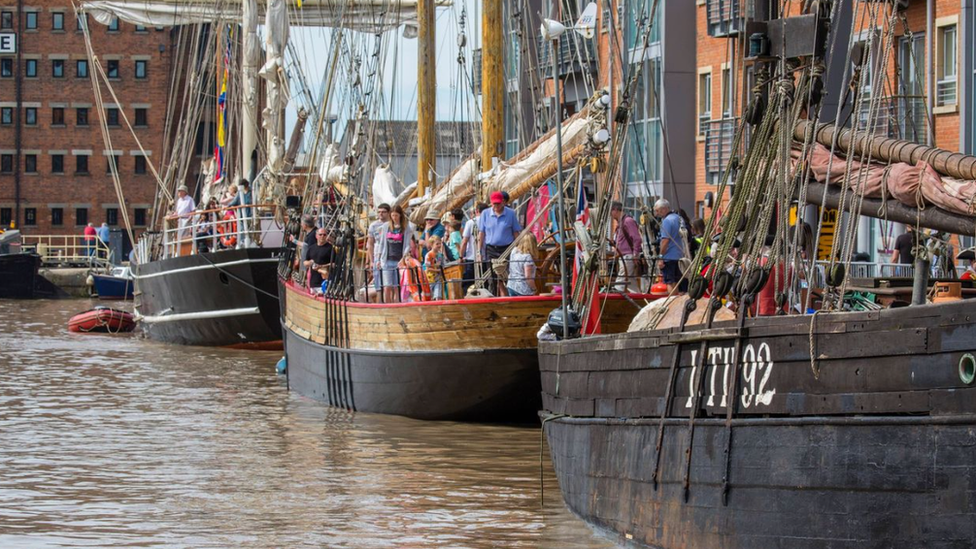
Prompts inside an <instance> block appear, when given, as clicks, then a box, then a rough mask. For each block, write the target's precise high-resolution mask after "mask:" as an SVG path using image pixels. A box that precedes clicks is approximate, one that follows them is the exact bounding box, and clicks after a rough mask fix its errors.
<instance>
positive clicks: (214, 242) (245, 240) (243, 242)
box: [155, 204, 284, 258]
mask: <svg viewBox="0 0 976 549" xmlns="http://www.w3.org/2000/svg"><path fill="white" fill-rule="evenodd" d="M276 208H277V206H275V205H274V204H256V205H250V204H248V205H243V206H233V207H229V208H215V209H212V210H197V211H194V212H192V213H189V214H186V215H177V214H172V215H168V216H166V218H165V219H164V229H163V231H162V234H161V235H159V234H156V235H155V238H161V240H162V246H163V247H162V257H163V258H168V257H177V256H184V255H191V254H196V253H204V252H208V251H209V252H213V251H217V250H222V249H229V248H244V247H252V246H255V245H261V244H262V243H266V241H268V240H269V237H271V238H270V240H273V245H274V246H280V245H281V238H282V236H283V234H284V229H283V228H282V227H278V226H277V224H276V223H274V212H275V209H276Z"/></svg>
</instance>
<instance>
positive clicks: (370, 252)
mask: <svg viewBox="0 0 976 549" xmlns="http://www.w3.org/2000/svg"><path fill="white" fill-rule="evenodd" d="M389 222H390V205H389V204H387V203H385V202H384V203H382V204H380V205H379V206H377V207H376V221H374V222H372V223H370V224H369V228H368V229H366V264H368V265H370V266H371V267H372V269H373V286H374V287H375V288H376V291H377V292H382V291H383V280H382V278H383V277H382V276H381V271H380V267H379V266H378V265H377V264H376V258H377V257H379V246H380V242H379V241H380V232H381V231H382V230H383V227H385V226H386V225H387V224H388V223H389Z"/></svg>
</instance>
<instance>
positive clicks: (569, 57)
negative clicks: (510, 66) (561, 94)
mask: <svg viewBox="0 0 976 549" xmlns="http://www.w3.org/2000/svg"><path fill="white" fill-rule="evenodd" d="M558 61H559V64H558V66H557V67H556V73H557V74H558V75H559V76H569V75H571V74H577V73H581V72H589V73H590V74H596V69H597V56H596V50H595V49H594V48H593V41H592V40H586V39H584V38H581V37H577V36H576V34H575V33H565V34H564V35H563V37H562V39H560V40H559V59H558ZM539 72H541V73H542V74H543V75H545V76H546V77H551V76H552V43H551V42H550V41H548V40H545V39H544V38H541V37H540V38H539Z"/></svg>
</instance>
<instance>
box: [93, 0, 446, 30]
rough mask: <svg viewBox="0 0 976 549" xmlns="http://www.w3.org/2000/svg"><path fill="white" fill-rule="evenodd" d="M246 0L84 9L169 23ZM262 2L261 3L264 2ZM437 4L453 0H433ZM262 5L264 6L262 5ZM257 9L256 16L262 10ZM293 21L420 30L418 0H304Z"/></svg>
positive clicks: (229, 13)
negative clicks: (403, 27)
mask: <svg viewBox="0 0 976 549" xmlns="http://www.w3.org/2000/svg"><path fill="white" fill-rule="evenodd" d="M244 1H246V0H197V1H194V2H187V1H186V0H89V1H87V2H82V4H81V10H82V11H84V12H86V13H88V14H89V15H91V16H92V17H93V18H94V19H95V20H96V21H98V22H99V23H101V24H103V25H107V24H108V23H109V22H110V21H111V20H112V18H113V17H118V18H119V19H121V20H123V21H126V22H128V23H132V24H135V25H143V26H147V27H171V26H176V25H189V24H193V23H210V22H214V21H241V20H242V18H243V13H242V10H243V2H244ZM261 4H263V2H262V3H261ZM435 4H436V6H437V7H446V6H450V5H451V0H435ZM262 8H263V7H262ZM263 11H264V10H263V9H262V13H259V15H258V16H261V15H264V13H263ZM289 23H290V24H291V25H295V26H309V27H341V28H346V29H352V30H358V31H363V32H381V31H386V30H390V29H393V28H396V27H398V26H400V25H406V26H407V28H406V29H405V31H404V35H406V36H408V37H410V36H415V35H416V29H417V26H418V23H417V0H346V1H345V2H343V1H338V2H337V1H335V0H303V2H302V7H301V8H295V9H293V10H292V12H291V14H290V21H289Z"/></svg>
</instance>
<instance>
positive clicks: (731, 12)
mask: <svg viewBox="0 0 976 549" xmlns="http://www.w3.org/2000/svg"><path fill="white" fill-rule="evenodd" d="M705 14H706V18H707V21H708V35H709V36H711V37H713V38H722V37H727V36H736V35H738V34H739V32H740V31H741V30H742V27H743V23H742V0H706V1H705Z"/></svg>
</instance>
